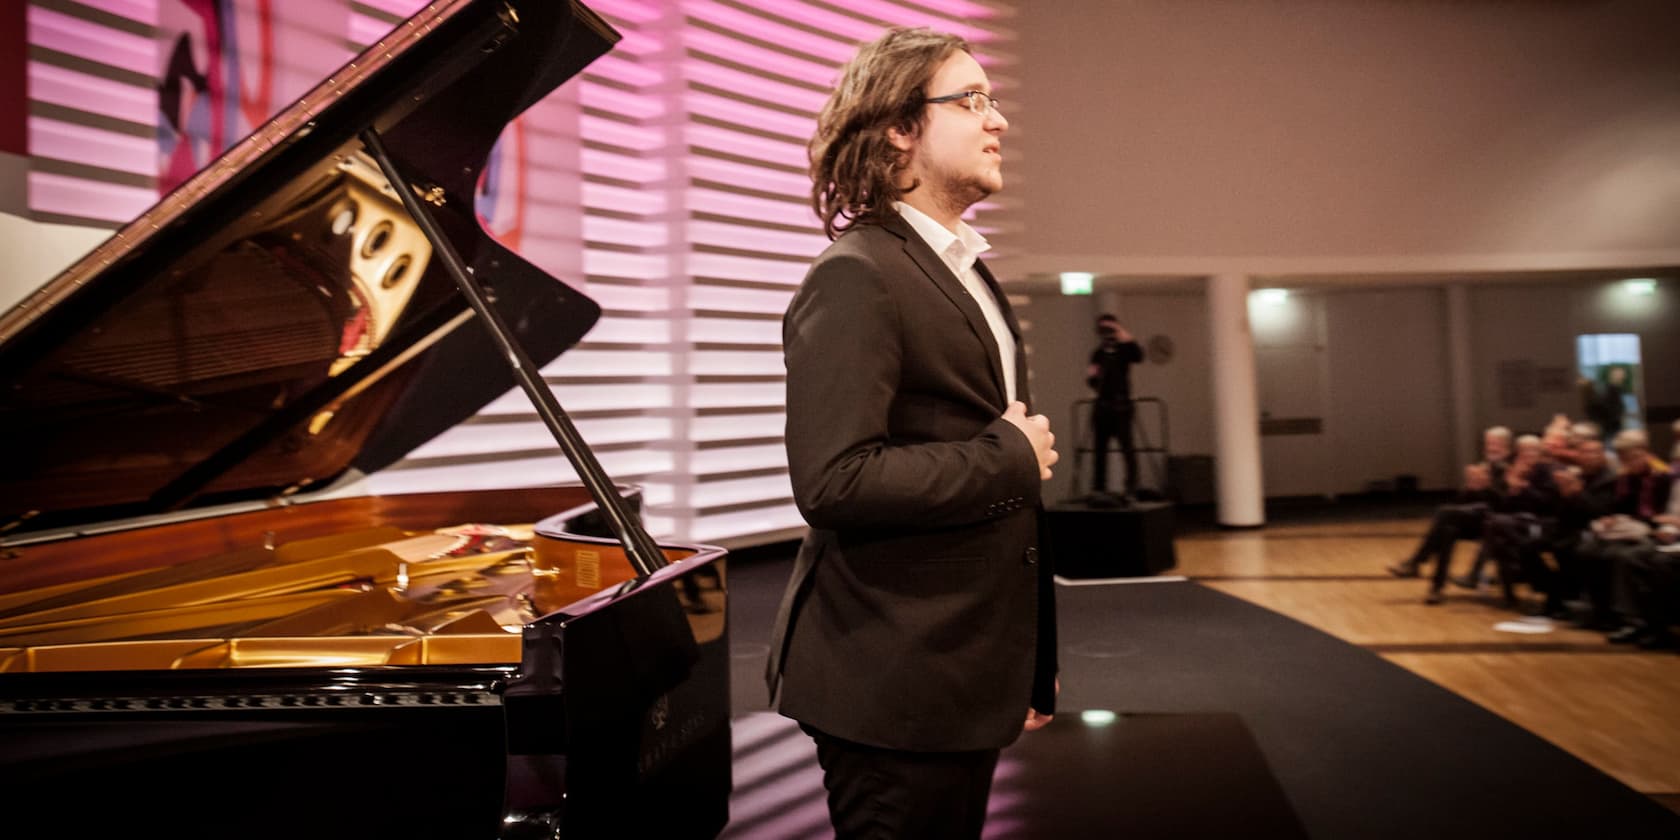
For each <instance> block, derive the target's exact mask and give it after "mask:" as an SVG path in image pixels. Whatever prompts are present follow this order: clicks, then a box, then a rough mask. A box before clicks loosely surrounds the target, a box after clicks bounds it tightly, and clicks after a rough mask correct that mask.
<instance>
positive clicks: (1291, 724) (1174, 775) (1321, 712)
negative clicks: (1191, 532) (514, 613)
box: [725, 545, 1680, 840]
mask: <svg viewBox="0 0 1680 840" xmlns="http://www.w3.org/2000/svg"><path fill="white" fill-rule="evenodd" d="M791 555H792V548H791V546H786V545H782V546H770V547H763V548H757V549H751V550H747V551H741V552H737V553H736V554H735V556H734V558H733V562H732V564H731V566H730V584H731V586H730V589H731V593H730V594H731V599H730V611H731V613H730V615H731V619H732V620H731V627H730V632H731V635H732V639H733V642H732V646H733V652H734V657H735V660H734V666H735V667H734V669H733V672H732V674H731V676H732V679H733V685H732V691H733V699H734V710H735V714H736V716H737V717H738V718H739V719H740V725H739V726H738V727H737V733H736V756H737V759H736V783H737V787H738V796H739V797H742V801H739V802H736V804H734V805H733V806H732V815H733V817H734V818H735V819H736V820H737V824H734V825H732V826H731V828H730V829H729V830H728V831H726V834H725V836H726V837H784V836H785V837H794V836H822V812H821V807H820V802H821V800H820V798H817V799H812V796H813V794H812V788H811V785H812V784H813V781H812V780H813V779H816V778H818V777H817V776H816V775H815V774H816V772H817V771H816V769H815V762H814V757H805V756H803V753H801V752H799V750H800V749H802V748H803V747H804V745H803V744H801V743H800V742H799V740H798V738H797V730H796V729H790V728H789V726H788V725H786V724H782V723H780V722H779V719H778V718H777V717H776V716H774V715H771V714H755V713H761V712H763V711H764V710H765V708H766V696H765V689H764V684H763V679H762V674H763V666H764V655H765V653H766V652H767V645H766V642H767V640H768V638H769V628H770V623H771V621H772V619H773V618H774V616H775V609H776V606H777V604H778V602H779V600H780V597H781V591H782V587H783V585H784V584H785V583H786V580H787V575H788V572H789V570H790V568H791ZM1057 597H1058V602H1057V603H1058V610H1059V620H1060V641H1061V665H1062V673H1061V681H1062V695H1061V700H1060V706H1061V708H1062V709H1063V710H1064V713H1063V714H1062V715H1058V719H1057V722H1056V723H1055V724H1053V725H1052V730H1046V732H1041V733H1035V734H1036V735H1039V736H1048V737H1042V738H1039V739H1038V740H1037V741H1036V742H1035V741H1032V740H1029V739H1033V738H1034V735H1027V736H1024V737H1023V739H1022V741H1021V742H1019V743H1018V744H1017V745H1016V746H1015V747H1011V748H1010V750H1008V751H1006V753H1005V761H1004V762H1003V763H1001V764H1000V772H999V777H998V781H997V783H996V788H995V793H994V800H995V801H994V802H993V809H992V814H993V816H992V818H991V822H989V824H988V826H989V827H988V831H987V834H988V836H996V837H1014V836H1021V837H1027V836H1080V837H1111V836H1112V837H1139V836H1171V837H1204V836H1245V837H1274V836H1301V835H1302V834H1303V833H1304V834H1305V836H1310V837H1315V838H1344V837H1346V838H1390V837H1392V838H1407V840H1411V839H1412V838H1419V837H1431V838H1457V837H1463V838H1476V840H1489V838H1506V837H1509V838H1521V840H1534V839H1535V838H1551V837H1560V838H1564V837H1567V838H1585V837H1592V838H1599V837H1615V838H1646V837H1649V838H1659V837H1660V838H1675V837H1680V815H1676V814H1674V813H1672V812H1671V811H1669V810H1667V809H1665V808H1663V807H1661V806H1660V805H1658V804H1656V803H1655V802H1653V801H1652V800H1651V799H1650V798H1649V797H1646V796H1644V795H1643V794H1640V793H1639V792H1638V791H1635V790H1632V789H1631V788H1628V787H1626V786H1625V785H1623V784H1621V783H1620V782H1618V781H1616V780H1615V779H1613V778H1611V777H1610V776H1608V775H1605V774H1604V773H1602V772H1600V771H1598V770H1597V769H1595V768H1593V767H1591V766H1590V765H1588V764H1586V763H1584V762H1582V761H1580V760H1578V759H1576V758H1575V757H1573V756H1571V755H1570V754H1569V753H1567V752H1564V751H1563V750H1561V749H1559V748H1557V747H1555V746H1553V745H1551V744H1550V743H1548V742H1546V741H1544V740H1541V739H1540V738H1538V737H1536V736H1534V735H1532V734H1530V733H1529V732H1527V731H1526V730H1523V729H1521V728H1519V727H1517V726H1516V725H1514V724H1511V723H1509V722H1508V721H1506V720H1504V719H1503V718H1500V717H1498V716H1497V715H1494V714H1493V713H1491V712H1488V711H1486V710H1484V709H1482V708H1481V707H1479V706H1476V705H1475V704H1473V703H1470V702H1469V701H1467V700H1464V699H1462V698H1460V697H1458V696H1457V695H1455V694H1452V693H1451V692H1448V691H1446V690H1445V689H1442V688H1439V687H1437V686H1435V685H1434V684H1432V683H1430V682H1428V681H1426V680H1424V679H1422V678H1420V677H1417V676H1415V675H1413V674H1412V673H1410V672H1409V671H1406V670H1404V669H1402V668H1400V667H1398V666H1395V665H1392V664H1390V663H1388V662H1386V661H1384V660H1383V659H1382V658H1381V657H1379V656H1377V655H1376V654H1373V653H1370V652H1368V651H1365V650H1363V649H1361V648H1359V647H1358V646H1355V645H1351V644H1348V643H1346V642H1343V641H1340V640H1338V639H1336V638H1334V637H1331V636H1329V635H1326V634H1324V633H1321V632H1319V631H1317V630H1314V629H1312V628H1310V627H1308V626H1306V625H1304V624H1301V623H1299V622H1296V621H1294V620H1292V619H1289V618H1285V617H1283V616H1281V615H1278V614H1277V613H1274V612H1271V611H1269V610H1266V609H1263V608H1261V607H1257V606H1254V605H1252V604H1249V603H1247V602H1245V601H1242V600H1240V599H1236V598H1232V597H1229V596H1226V595H1223V594H1220V593H1218V592H1215V591H1213V590H1210V589H1207V588H1204V587H1202V586H1199V585H1197V584H1195V583H1192V582H1169V581H1150V582H1144V583H1135V584H1126V585H1116V586H1063V587H1059V588H1058V593H1057ZM1536 699H1537V702H1544V699H1543V698H1536ZM1078 710H1108V711H1112V712H1115V713H1117V716H1116V723H1115V724H1114V725H1113V727H1112V728H1104V727H1091V726H1080V725H1076V723H1077V721H1078ZM1140 722H1141V723H1140ZM1052 731H1053V732H1054V733H1055V734H1054V735H1051V734H1050V733H1051V732H1052ZM778 733H780V734H778ZM790 733H791V734H790ZM1105 733H1106V734H1105ZM1116 733H1118V734H1120V735H1122V736H1126V737H1116ZM773 741H775V742H781V743H785V744H793V745H797V747H796V748H795V749H794V751H793V752H784V753H781V754H780V757H773V756H774V755H775V751H773V750H772V751H766V750H765V748H764V747H765V745H766V744H768V743H771V742H773ZM1245 744H1247V746H1245ZM744 752H745V753H747V754H746V755H743V753H744ZM1058 754H1059V755H1060V756H1061V760H1060V761H1059V762H1058V761H1057V758H1056V756H1057V755H1058ZM1012 755H1015V756H1019V759H1018V760H1017V761H1015V762H1014V763H1013V765H1011V763H1010V761H1009V759H1010V757H1011V756H1012ZM754 762H756V763H754ZM1011 766H1012V767H1013V768H1014V769H1009V768H1010V767H1011ZM1006 770H1007V771H1008V772H1005V771H1006ZM1070 780H1071V781H1070ZM818 784H820V782H818ZM767 791H768V792H767ZM749 796H750V797H757V801H756V802H749V801H746V797H749ZM778 796H785V797H788V798H787V799H785V800H783V801H785V802H792V801H794V800H799V801H802V802H803V803H804V804H803V805H802V806H800V807H796V808H779V809H778V808H768V809H767V805H768V803H769V802H771V801H774V800H775V799H776V797H778ZM765 797H768V799H766V798H765ZM732 801H733V800H732ZM1185 803H1189V807H1190V808H1191V810H1189V811H1186V810H1185V808H1186V805H1185ZM1197 804H1199V805H1200V806H1201V809H1202V810H1201V811H1200V812H1198V811H1196V810H1195V806H1196V805H1197ZM1221 809H1224V810H1225V812H1226V814H1227V815H1229V814H1234V813H1251V814H1256V815H1260V816H1257V817H1254V818H1253V819H1252V820H1250V821H1247V822H1246V823H1245V822H1243V821H1237V822H1235V823H1230V822H1224V823H1222V822H1218V821H1217V820H1216V821H1215V822H1208V821H1207V820H1206V819H1200V818H1202V817H1207V818H1217V817H1219V816H1220V811H1221ZM1245 809H1246V810H1245ZM1035 814H1036V815H1039V816H1038V819H1039V822H1037V823H1035V822H1034V815H1035ZM1047 814H1062V815H1069V814H1075V815H1081V818H1082V819H1083V820H1085V822H1083V823H1080V826H1081V827H1080V828H1079V829H1078V830H1077V831H1075V830H1074V829H1072V828H1068V827H1066V825H1065V822H1066V821H1064V825H1063V826H1062V827H1060V828H1057V829H1056V830H1055V831H1054V832H1050V833H1044V832H1041V831H1039V830H1037V829H1035V828H1034V826H1050V825H1052V823H1053V822H1054V820H1051V821H1049V822H1046V821H1045V820H1047V819H1050V818H1049V817H1046V816H1044V815H1047ZM1198 820H1200V821H1198ZM1232 824H1235V825H1245V824H1246V825H1247V829H1246V830H1243V831H1241V832H1239V833H1238V834H1232V833H1230V830H1229V826H1230V825H1232ZM1220 826H1225V827H1224V828H1221V827H1220ZM1303 830H1304V831H1303ZM812 832H815V833H814V834H813V833H812Z"/></svg>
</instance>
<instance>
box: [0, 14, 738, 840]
mask: <svg viewBox="0 0 1680 840" xmlns="http://www.w3.org/2000/svg"><path fill="white" fill-rule="evenodd" d="M617 39H618V35H617V33H615V32H614V31H613V30H612V29H611V28H610V27H609V26H608V25H607V24H605V23H604V22H603V21H601V20H600V19H599V18H598V17H596V16H595V15H594V14H592V13H591V12H589V11H588V10H587V9H585V8H583V7H582V6H579V5H576V4H573V3H566V2H550V0H494V2H492V1H491V0H441V2H437V3H433V4H431V5H430V6H428V7H427V8H426V9H424V10H422V11H421V12H420V13H419V14H417V15H415V16H414V18H412V19H411V20H410V21H408V22H407V23H406V24H404V25H402V26H399V27H398V28H397V29H396V30H395V31H393V32H392V33H391V35H390V36H388V37H387V38H386V39H385V40H384V41H383V42H381V43H380V44H377V45H375V46H374V47H372V48H370V49H369V50H368V51H367V52H365V53H364V54H363V55H361V56H359V57H358V58H357V59H355V60H354V61H352V62H351V63H350V64H348V65H346V67H345V68H342V69H341V70H340V71H339V72H338V73H336V74H334V76H333V77H332V78H331V79H329V80H327V81H326V82H323V83H322V84H321V85H320V86H319V87H318V88H316V89H315V90H313V91H311V92H310V93H309V94H308V95H306V96H305V97H303V98H302V99H300V100H299V101H298V102H297V103H294V104H293V105H292V106H291V107H289V108H287V109H286V110H284V111H282V112H281V113H280V114H279V115H278V116H276V117H275V118H274V119H273V120H271V121H270V122H268V123H267V124H265V125H264V126H263V127H262V128H260V129H258V130H257V131H256V132H254V133H253V134H252V136H251V137H249V138H247V139H246V140H244V141H242V142H241V143H240V144H238V145H236V146H234V147H233V148H232V149H230V150H229V151H228V152H227V153H226V154H224V155H223V156H222V157H221V158H219V159H218V160H217V161H215V162H214V163H212V164H211V166H209V167H208V168H206V169H205V170H204V171H203V172H200V173H199V174H198V175H197V176H195V177H194V178H193V179H191V180H189V181H188V182H187V183H185V184H183V185H182V186H181V187H180V188H179V189H177V190H175V191H174V192H172V193H170V194H169V195H168V196H166V197H165V198H164V199H163V200H162V201H160V202H159V204H158V205H156V206H155V207H153V208H152V209H151V210H149V211H148V212H147V213H146V214H145V215H143V216H142V217H141V218H139V219H137V220H136V221H135V222H133V223H132V224H130V225H128V226H127V227H125V228H124V229H123V230H122V231H120V232H119V233H118V234H117V235H116V236H115V237H113V238H112V239H111V240H110V241H108V242H107V243H105V244H104V245H102V246H100V248H98V249H96V250H95V251H94V252H92V253H90V254H89V255H88V256H87V257H86V258H84V259H83V260H81V261H80V262H78V263H77V264H76V265H74V266H72V267H71V268H70V269H69V270H67V271H66V272H64V273H63V274H62V275H60V276H59V277H57V278H55V279H54V280H53V281H51V282H49V283H48V284H47V285H46V286H44V287H43V288H42V289H41V290H40V291H39V292H37V293H36V294H35V295H33V296H31V297H30V298H29V299H27V300H25V301H24V302H23V303H21V304H19V305H18V306H17V307H15V308H14V309H12V310H11V311H9V312H6V313H4V314H3V315H0V379H3V380H4V381H3V382H0V385H3V386H4V387H3V388H0V436H3V439H4V440H6V441H7V446H8V453H7V462H8V468H7V469H6V470H4V471H3V473H4V474H3V475H0V527H4V528H5V530H4V531H0V541H3V542H4V545H3V547H0V552H3V556H4V559H3V560H0V744H3V745H4V746H0V801H4V802H5V803H6V805H7V806H8V807H7V808H6V812H7V813H6V817H5V819H6V821H7V824H8V825H9V826H23V825H30V824H33V825H36V826H43V828H42V829H41V830H42V831H43V832H44V833H46V834H49V835H51V836H58V837H84V836H86V837H91V836H100V837H104V836H112V835H118V834H122V835H129V834H134V833H137V832H140V833H145V832H148V831H152V832H155V833H157V834H159V835H162V836H171V837H304V836H307V837H351V836H354V837H368V838H379V837H440V838H441V837H448V838H465V837H492V836H498V835H500V836H505V837H526V836H530V837H591V836H608V835H611V836H649V835H652V834H657V835H659V836H699V837H710V836H715V835H716V834H717V832H718V831H719V830H720V829H721V827H722V825H723V823H724V822H725V820H726V819H727V797H728V793H729V787H730V770H729V762H730V743H729V728H728V719H729V705H728V704H729V690H728V672H729V669H728V658H727V649H728V633H727V622H726V615H727V612H726V606H727V581H726V575H725V568H724V562H723V554H724V552H723V551H721V550H719V549H715V548H709V547H706V546H698V545H682V544H663V545H659V546H658V547H657V551H658V552H659V553H660V554H662V555H663V560H664V561H665V562H667V563H669V565H665V566H664V567H663V568H660V569H658V570H657V571H655V572H653V573H652V574H649V575H641V576H638V575H636V574H635V573H634V572H633V571H632V570H631V568H630V566H629V564H628V563H626V561H625V558H626V552H625V550H624V549H623V547H622V545H621V544H620V543H619V542H618V541H616V540H615V539H613V538H612V537H610V536H609V530H608V529H607V528H606V527H605V526H604V523H603V521H602V520H603V512H604V510H605V509H606V508H611V507H612V506H611V505H607V506H606V508H603V505H602V502H603V500H601V499H597V498H593V497H592V496H591V495H590V493H589V492H588V491H586V490H585V489H584V488H581V487H575V486H560V487H547V488H537V489H530V490H517V491H512V490H509V491H486V492H481V493H437V494H417V495H412V496H399V497H383V498H381V497H358V498H322V499H315V498H313V497H311V495H310V492H309V491H310V490H311V489H314V488H320V487H328V486H331V485H333V484H334V483H335V482H338V481H340V480H342V479H345V478H346V477H351V476H354V475H356V474H363V473H367V472H371V471H373V470H377V469H379V468H380V467H382V466H385V465H387V464H389V463H391V462H392V461H395V460H396V459H398V458H400V457H402V455H403V454H405V453H407V452H408V451H410V450H411V449H412V448H413V447H414V446H416V445H418V444H419V443H421V442H424V441H426V440H428V439H430V438H431V437H433V436H435V435H436V434H438V433H439V432H441V431H443V430H444V429H447V428H449V427H451V426H453V425H454V424H456V423H458V422H460V421H461V420H462V419H464V418H466V417H468V416H470V415H471V414H472V413H473V412H475V411H476V410H477V409H478V408H480V407H481V406H482V405H483V404H485V403H486V402H488V401H489V400H490V399H492V398H495V397H497V396H500V395H501V394H503V393H505V392H506V391H507V390H508V389H509V388H510V387H511V386H512V384H513V382H514V378H513V376H512V375H511V374H510V373H509V371H508V369H507V367H506V359H505V356H504V354H499V353H498V352H497V350H496V348H495V344H494V342H492V341H491V340H490V339H489V338H488V334H487V333H486V332H485V330H483V329H481V328H480V327H481V324H479V323H475V322H476V321H477V320H479V319H477V318H476V317H475V316H474V314H473V313H472V311H471V310H470V309H469V308H468V306H467V304H466V303H465V301H464V300H463V298H462V296H461V294H460V293H459V292H458V291H457V290H456V287H455V285H454V283H453V281H452V279H451V277H450V276H448V275H447V274H446V273H445V272H444V271H443V270H441V268H440V265H439V262H440V261H439V260H438V259H437V254H436V253H434V251H435V248H434V247H433V242H432V241H430V240H428V238H427V237H426V236H425V235H423V233H422V232H421V231H420V230H419V229H418V227H417V225H416V224H415V222H414V219H413V217H411V216H410V214H409V213H408V212H407V211H406V210H405V209H404V207H403V205H402V203H401V202H400V201H398V200H397V196H396V193H395V192H394V189H393V187H392V186H391V184H389V183H388V182H387V179H386V178H385V177H384V176H383V175H381V172H380V169H379V168H378V166H377V165H376V164H375V162H374V160H372V159H371V157H370V155H369V154H368V150H366V149H364V147H363V146H362V143H361V141H360V140H359V139H358V135H359V134H360V132H362V131H364V130H365V129H369V128H371V129H373V130H375V131H377V132H378V134H379V135H380V137H381V138H382V139H383V142H384V146H385V147H386V148H387V149H388V150H389V154H390V157H391V158H392V159H394V161H395V163H396V165H397V166H398V168H399V169H400V171H401V174H402V175H403V176H404V177H405V178H407V179H408V180H409V181H410V182H412V184H413V185H414V186H415V187H416V188H417V190H416V191H417V192H419V193H423V194H424V195H425V196H426V198H427V200H428V202H429V204H430V205H432V206H434V207H435V209H434V210H433V211H431V214H432V215H433V216H434V218H435V219H436V221H437V223H438V225H439V227H441V228H442V230H443V233H444V234H445V235H446V237H447V239H448V241H449V242H450V243H451V244H452V245H453V246H454V248H455V249H456V250H457V251H459V252H460V254H461V256H462V258H463V260H464V261H465V262H466V263H467V264H468V265H470V266H471V268H472V273H473V275H474V276H475V277H476V278H477V279H478V280H479V281H480V282H481V283H483V284H484V285H485V286H487V287H488V288H489V289H490V290H491V291H492V294H493V297H494V302H495V303H494V305H495V307H496V311H497V312H498V313H499V314H500V315H501V316H502V319H503V320H505V321H507V322H508V323H509V324H510V325H511V327H512V332H513V333H514V338H515V339H516V340H517V342H518V343H519V345H520V346H522V347H523V348H524V350H525V351H526V352H527V353H528V354H529V355H530V356H531V357H532V359H533V360H534V361H535V362H536V363H537V364H542V363H545V362H547V361H549V360H551V359H553V358H554V357H555V356H557V355H558V354H560V353H561V352H563V351H564V350H565V349H566V348H568V347H570V346H572V345H573V344H575V343H576V342H577V341H578V340H579V339H580V338H581V337H582V336H583V335H584V333H586V332H587V331H588V330H589V328H590V327H591V326H592V325H593V324H594V323H595V321H596V319H597V318H598V317H599V309H598V307H596V305H595V304H594V303H593V302H591V301H590V300H589V299H588V298H586V297H584V296H583V295H582V294H580V293H578V292H577V291H575V290H573V289H571V288H569V287H568V286H566V285H565V284H564V283H562V282H561V281H559V280H557V279H556V278H553V277H551V276H549V275H547V274H546V273H544V272H542V271H541V270H539V269H537V268H535V267H533V266H531V265H530V264H529V263H527V262H526V261H524V260H523V259H521V258H520V257H518V256H517V255H515V254H513V253H511V252H509V251H507V250H506V249H504V248H502V247H500V246H499V245H497V244H496V243H495V242H494V241H493V240H491V239H490V238H489V237H488V236H487V235H486V234H485V233H484V231H483V230H482V229H481V228H480V226H479V222H478V220H477V218H476V215H475V214H474V212H473V200H472V197H473V193H474V188H475V186H476V183H477V179H478V176H479V173H480V171H481V170H482V168H483V166H484V162H485V160H486V158H487V156H488V154H489V151H490V149H491V146H492V144H493V143H494V142H495V140H496V138H497V136H498V135H499V133H500V132H501V130H502V128H503V126H505V125H506V124H507V123H508V122H509V121H511V120H512V119H513V117H515V116H516V115H517V114H518V113H519V112H521V111H522V110H524V109H525V108H526V107H528V106H529V105H531V104H532V103H534V102H535V101H536V100H538V99H539V98H541V97H542V96H544V95H546V94H547V93H548V92H549V91H550V90H552V89H553V88H555V87H556V86H558V85H560V84H561V83H563V82H564V81H565V80H567V79H569V78H571V77H572V76H574V75H576V74H577V73H578V72H579V71H580V70H581V68H583V67H584V66H585V65H587V64H588V63H589V62H590V61H592V60H594V59H595V58H597V57H598V56H600V55H601V54H603V53H605V52H606V51H607V50H608V49H610V48H611V46H612V44H613V43H614V42H616V41H617ZM519 483H529V481H528V479H527V480H523V481H521V482H519ZM624 492H625V493H626V494H627V495H629V496H631V497H632V498H631V502H632V504H633V503H634V496H635V491H634V490H633V489H625V490H624ZM612 501H614V502H617V500H616V499H615V500H612Z"/></svg>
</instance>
